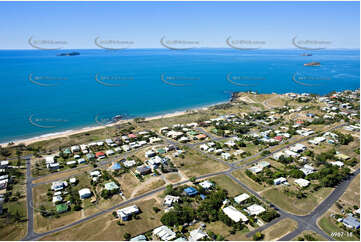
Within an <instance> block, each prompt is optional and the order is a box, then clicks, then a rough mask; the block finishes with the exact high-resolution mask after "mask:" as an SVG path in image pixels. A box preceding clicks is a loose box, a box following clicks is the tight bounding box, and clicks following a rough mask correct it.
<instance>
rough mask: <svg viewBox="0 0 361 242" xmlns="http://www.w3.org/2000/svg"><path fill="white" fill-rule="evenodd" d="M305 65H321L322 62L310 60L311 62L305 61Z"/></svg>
mask: <svg viewBox="0 0 361 242" xmlns="http://www.w3.org/2000/svg"><path fill="white" fill-rule="evenodd" d="M303 65H304V66H320V65H321V63H320V62H310V63H305V64H303Z"/></svg>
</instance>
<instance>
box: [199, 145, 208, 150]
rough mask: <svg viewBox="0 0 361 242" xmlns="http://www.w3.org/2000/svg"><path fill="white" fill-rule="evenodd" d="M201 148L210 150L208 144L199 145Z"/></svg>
mask: <svg viewBox="0 0 361 242" xmlns="http://www.w3.org/2000/svg"><path fill="white" fill-rule="evenodd" d="M199 148H200V149H201V150H208V148H209V147H208V145H206V144H202V145H200V146H199Z"/></svg>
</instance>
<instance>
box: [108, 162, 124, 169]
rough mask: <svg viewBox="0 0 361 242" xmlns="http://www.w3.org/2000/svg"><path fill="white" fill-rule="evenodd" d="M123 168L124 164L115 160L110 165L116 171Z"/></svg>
mask: <svg viewBox="0 0 361 242" xmlns="http://www.w3.org/2000/svg"><path fill="white" fill-rule="evenodd" d="M120 168H122V166H121V165H120V164H119V163H118V162H114V163H113V165H112V166H111V167H110V169H111V170H113V171H116V170H119V169H120Z"/></svg>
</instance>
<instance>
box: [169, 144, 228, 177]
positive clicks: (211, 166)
mask: <svg viewBox="0 0 361 242" xmlns="http://www.w3.org/2000/svg"><path fill="white" fill-rule="evenodd" d="M173 163H174V164H175V165H176V166H177V167H178V168H179V169H180V170H182V171H183V173H184V174H185V175H186V176H188V177H192V176H200V175H204V174H208V173H212V172H218V171H223V170H226V169H227V166H226V165H225V164H223V163H221V162H218V161H215V160H213V159H211V158H207V157H205V156H204V155H203V154H201V153H200V152H198V151H194V150H191V149H189V150H187V151H186V154H185V157H184V159H182V158H175V159H173ZM195 168H196V169H195Z"/></svg>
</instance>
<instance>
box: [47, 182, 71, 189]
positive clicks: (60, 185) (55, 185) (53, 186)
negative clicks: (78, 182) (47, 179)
mask: <svg viewBox="0 0 361 242" xmlns="http://www.w3.org/2000/svg"><path fill="white" fill-rule="evenodd" d="M67 186H68V183H67V182H66V181H56V182H53V183H52V184H51V190H53V191H60V190H63V189H64V188H65V187H67Z"/></svg>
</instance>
